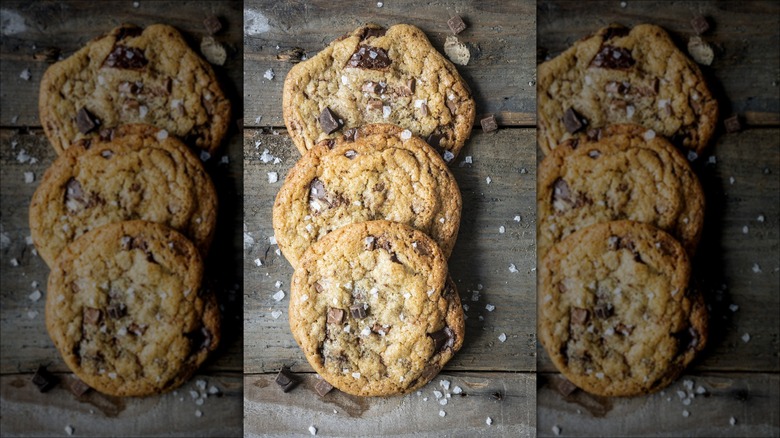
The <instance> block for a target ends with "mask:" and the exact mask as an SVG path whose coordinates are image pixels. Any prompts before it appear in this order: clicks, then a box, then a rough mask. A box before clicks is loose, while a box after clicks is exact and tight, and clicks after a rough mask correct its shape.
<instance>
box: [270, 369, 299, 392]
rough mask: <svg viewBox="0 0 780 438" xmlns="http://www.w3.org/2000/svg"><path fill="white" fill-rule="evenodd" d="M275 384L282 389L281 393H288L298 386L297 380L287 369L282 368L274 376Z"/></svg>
mask: <svg viewBox="0 0 780 438" xmlns="http://www.w3.org/2000/svg"><path fill="white" fill-rule="evenodd" d="M275 382H276V384H277V385H279V386H280V387H281V388H282V392H290V390H291V389H293V388H295V386H296V385H297V384H298V379H297V378H296V377H295V375H294V374H293V373H292V372H290V369H289V368H287V367H282V369H281V370H279V374H277V375H276V379H275Z"/></svg>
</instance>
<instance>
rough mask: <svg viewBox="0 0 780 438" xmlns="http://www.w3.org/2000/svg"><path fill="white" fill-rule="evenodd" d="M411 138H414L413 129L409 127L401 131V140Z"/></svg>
mask: <svg viewBox="0 0 780 438" xmlns="http://www.w3.org/2000/svg"><path fill="white" fill-rule="evenodd" d="M410 138H412V131H410V130H408V129H404V130H403V131H401V140H409V139H410Z"/></svg>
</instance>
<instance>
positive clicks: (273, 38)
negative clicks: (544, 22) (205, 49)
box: [244, 0, 536, 127]
mask: <svg viewBox="0 0 780 438" xmlns="http://www.w3.org/2000/svg"><path fill="white" fill-rule="evenodd" d="M245 9H246V12H245V20H246V26H245V35H244V42H245V46H244V64H245V65H244V67H245V68H244V69H245V72H246V74H245V82H244V87H245V88H244V91H245V96H246V112H245V116H244V120H245V123H246V125H247V126H277V127H281V126H284V121H283V119H282V107H281V98H282V84H283V82H284V78H285V76H286V75H287V72H288V71H289V69H290V67H291V64H290V63H289V62H287V61H281V60H278V59H277V55H278V54H279V53H280V52H282V51H285V50H289V49H291V48H293V47H300V48H302V49H303V50H304V51H305V53H306V55H307V57H312V56H314V55H315V54H316V53H317V52H319V51H320V50H322V48H324V47H326V46H327V45H328V44H329V43H330V42H331V41H333V40H335V39H336V38H338V37H339V36H341V35H343V34H345V33H348V32H350V31H352V30H354V29H355V28H357V27H358V26H360V25H362V24H364V23H367V22H375V23H378V24H381V25H383V26H391V25H393V24H397V23H407V24H412V25H415V26H417V27H419V28H420V29H422V30H423V31H424V32H425V34H426V35H427V36H428V38H429V39H430V40H431V43H432V44H433V46H434V47H435V48H436V49H437V50H439V52H441V53H444V52H443V46H444V40H445V38H446V37H447V36H448V35H452V32H451V31H450V29H449V27H448V26H447V20H448V19H449V18H450V16H452V15H455V14H459V15H460V16H461V17H463V20H464V21H465V22H466V23H467V24H468V28H467V29H466V30H465V31H463V32H462V33H461V34H459V35H458V38H459V39H460V41H461V42H463V43H465V44H466V45H467V46H468V47H469V50H470V52H471V60H470V61H469V63H468V65H466V66H457V67H458V71H459V72H460V74H461V75H462V76H463V78H464V79H465V80H466V82H467V83H468V84H469V86H470V87H471V89H472V91H473V92H474V97H475V100H476V103H477V113H479V114H482V113H496V114H497V115H498V116H499V117H497V118H498V122H499V123H500V124H501V125H514V126H532V125H533V124H535V121H536V115H535V114H536V85H535V84H536V67H535V53H536V52H535V50H536V47H535V46H536V38H535V31H534V30H535V29H536V15H535V3H534V2H532V1H511V2H506V1H500V0H491V1H480V2H468V1H456V2H448V3H446V4H443V3H440V2H419V1H414V0H403V1H392V2H384V5H383V6H382V7H381V8H378V7H377V3H376V2H354V1H344V0H341V1H333V0H330V1H322V0H318V1H310V2H303V3H295V4H293V3H280V2H275V1H247V2H246V6H245ZM268 69H273V71H274V73H275V74H276V77H275V78H274V79H273V80H268V79H265V78H264V77H263V76H264V73H265V72H266V71H267V70H268ZM476 123H477V125H479V121H478V120H477V122H476Z"/></svg>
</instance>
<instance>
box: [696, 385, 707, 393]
mask: <svg viewBox="0 0 780 438" xmlns="http://www.w3.org/2000/svg"><path fill="white" fill-rule="evenodd" d="M706 393H707V390H706V389H704V387H703V386H701V385H699V386H698V387H697V388H696V394H706Z"/></svg>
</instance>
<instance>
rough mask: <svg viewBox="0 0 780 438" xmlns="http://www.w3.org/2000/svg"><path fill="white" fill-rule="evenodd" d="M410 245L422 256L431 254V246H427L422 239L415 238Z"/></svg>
mask: <svg viewBox="0 0 780 438" xmlns="http://www.w3.org/2000/svg"><path fill="white" fill-rule="evenodd" d="M412 246H413V247H414V249H415V250H417V253H418V254H420V255H422V256H429V255H431V248H429V247H428V244H427V243H425V242H423V241H419V240H416V241H414V242H413V243H412Z"/></svg>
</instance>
